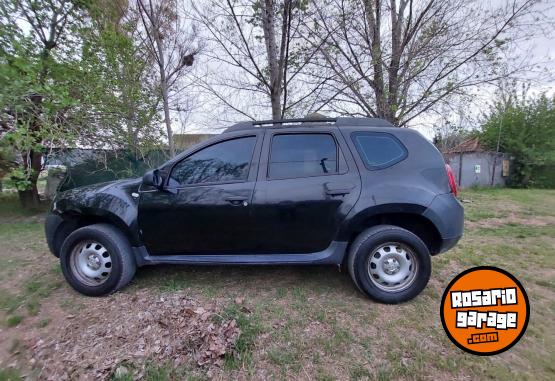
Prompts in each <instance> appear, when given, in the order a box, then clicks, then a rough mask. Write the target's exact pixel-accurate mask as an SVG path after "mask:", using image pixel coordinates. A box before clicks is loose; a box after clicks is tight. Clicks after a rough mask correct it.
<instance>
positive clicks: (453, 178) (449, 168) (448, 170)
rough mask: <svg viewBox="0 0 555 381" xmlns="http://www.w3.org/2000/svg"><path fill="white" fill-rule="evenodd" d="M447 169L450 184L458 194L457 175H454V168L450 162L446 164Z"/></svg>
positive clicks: (452, 189) (454, 192) (455, 193)
mask: <svg viewBox="0 0 555 381" xmlns="http://www.w3.org/2000/svg"><path fill="white" fill-rule="evenodd" d="M445 170H446V171H447V178H448V179H449V186H450V187H451V192H453V194H454V195H455V196H457V182H456V181H455V175H453V170H452V169H451V166H450V165H449V164H445Z"/></svg>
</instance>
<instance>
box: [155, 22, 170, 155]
mask: <svg viewBox="0 0 555 381" xmlns="http://www.w3.org/2000/svg"><path fill="white" fill-rule="evenodd" d="M153 27H154V28H153V29H154V30H153V35H154V41H155V43H156V49H157V50H158V68H159V69H160V91H161V93H162V105H163V107H164V122H165V123H166V132H167V133H168V147H169V149H170V157H174V156H175V144H174V141H173V131H172V123H171V119H170V101H169V95H168V78H167V77H166V64H165V60H164V49H163V46H162V43H163V42H162V37H161V36H160V26H159V25H153Z"/></svg>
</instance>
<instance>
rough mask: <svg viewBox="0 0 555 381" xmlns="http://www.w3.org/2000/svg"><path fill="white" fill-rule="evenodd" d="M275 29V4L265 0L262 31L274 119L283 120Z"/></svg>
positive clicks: (270, 0)
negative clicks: (268, 69) (266, 55)
mask: <svg viewBox="0 0 555 381" xmlns="http://www.w3.org/2000/svg"><path fill="white" fill-rule="evenodd" d="M274 28H275V20H274V2H273V0H265V1H264V14H263V15H262V29H263V30H264V41H265V42H266V53H267V54H268V66H269V68H270V102H271V104H272V119H281V117H282V115H281V83H280V78H281V75H280V73H279V65H278V55H277V45H276V32H275V29H274Z"/></svg>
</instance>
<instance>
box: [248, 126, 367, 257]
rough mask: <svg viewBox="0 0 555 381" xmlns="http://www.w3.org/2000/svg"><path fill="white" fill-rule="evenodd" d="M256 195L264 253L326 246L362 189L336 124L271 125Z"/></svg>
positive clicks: (256, 216) (257, 224) (258, 231)
mask: <svg viewBox="0 0 555 381" xmlns="http://www.w3.org/2000/svg"><path fill="white" fill-rule="evenodd" d="M262 152H263V154H262V156H261V163H260V166H259V172H258V181H257V183H256V188H255V192H254V195H253V200H252V203H253V220H254V221H255V223H254V225H253V231H254V234H255V236H256V242H258V247H257V249H256V251H257V252H259V253H312V252H317V251H321V250H324V249H326V248H327V247H328V246H329V244H330V243H331V241H332V240H333V239H334V237H335V236H336V234H337V231H338V229H339V226H340V224H341V222H342V221H343V220H344V218H345V216H346V215H347V213H348V212H349V211H350V209H351V208H352V207H353V205H354V203H355V202H356V200H357V199H358V197H359V194H360V176H359V173H358V170H357V169H356V166H355V165H354V162H353V160H352V156H351V154H350V151H349V150H348V147H347V146H346V144H345V142H344V140H343V137H342V136H341V134H340V133H339V131H338V130H336V129H330V128H318V127H308V128H294V129H269V130H268V131H267V132H266V135H265V138H264V145H263V148H262Z"/></svg>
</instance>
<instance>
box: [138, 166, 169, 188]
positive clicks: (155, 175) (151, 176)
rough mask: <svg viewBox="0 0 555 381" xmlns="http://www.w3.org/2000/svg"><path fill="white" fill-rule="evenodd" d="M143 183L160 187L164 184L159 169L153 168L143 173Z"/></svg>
mask: <svg viewBox="0 0 555 381" xmlns="http://www.w3.org/2000/svg"><path fill="white" fill-rule="evenodd" d="M143 185H147V186H151V187H155V188H158V189H162V186H163V185H164V179H163V178H162V176H161V175H160V171H159V170H157V169H154V170H152V171H148V172H147V173H145V174H144V176H143Z"/></svg>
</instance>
